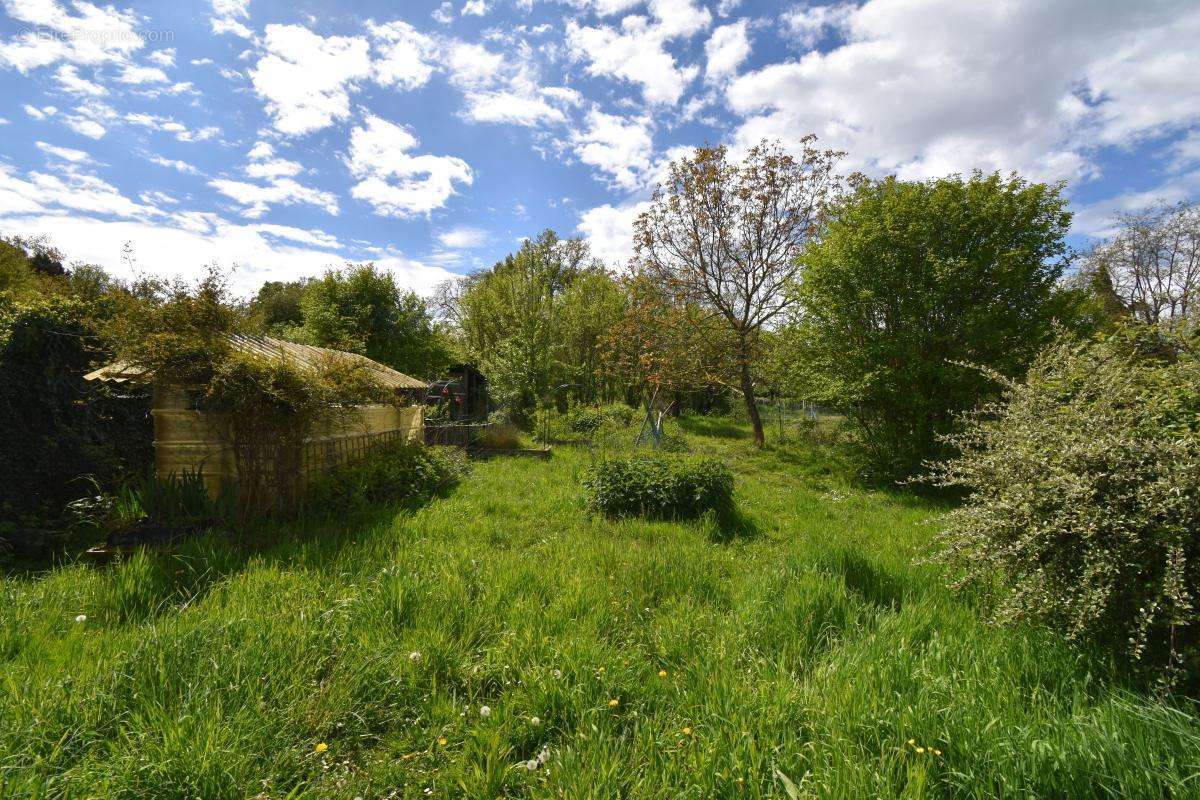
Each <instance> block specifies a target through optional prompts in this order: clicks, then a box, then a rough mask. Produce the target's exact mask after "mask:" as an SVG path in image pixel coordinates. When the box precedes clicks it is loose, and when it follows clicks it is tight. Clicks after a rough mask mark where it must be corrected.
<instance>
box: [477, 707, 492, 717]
mask: <svg viewBox="0 0 1200 800" xmlns="http://www.w3.org/2000/svg"><path fill="white" fill-rule="evenodd" d="M491 715H492V709H491V708H489V707H488V706H480V707H479V716H481V717H490V716H491Z"/></svg>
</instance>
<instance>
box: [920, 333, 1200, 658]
mask: <svg viewBox="0 0 1200 800" xmlns="http://www.w3.org/2000/svg"><path fill="white" fill-rule="evenodd" d="M1194 347H1195V345H1194V343H1193V342H1191V341H1189V340H1187V339H1185V338H1184V337H1182V336H1176V335H1174V334H1169V333H1163V332H1162V331H1159V330H1156V329H1152V328H1126V329H1119V330H1118V331H1117V332H1115V333H1114V334H1112V335H1110V336H1107V337H1103V338H1100V339H1097V340H1094V341H1088V342H1085V343H1078V342H1075V341H1072V340H1070V339H1065V338H1064V339H1063V340H1061V341H1059V342H1057V343H1056V344H1054V345H1052V346H1051V347H1049V348H1048V349H1047V350H1045V351H1044V352H1043V353H1042V354H1041V355H1040V356H1039V357H1038V358H1037V360H1036V361H1035V362H1034V364H1033V366H1032V367H1031V369H1030V371H1029V373H1028V376H1027V379H1026V380H1025V381H1023V382H1014V381H1009V380H1005V379H1003V378H1001V376H999V375H998V374H996V373H991V375H992V377H993V378H995V379H996V380H998V381H1000V383H1001V385H1002V386H1003V387H1004V391H1003V396H1002V398H1001V400H1000V401H999V402H997V403H995V404H993V405H989V406H987V407H985V408H983V409H981V410H979V411H977V412H974V413H972V414H970V415H968V416H967V417H966V418H965V428H964V430H963V431H962V432H961V433H959V434H957V435H954V436H951V437H948V438H949V441H950V443H951V444H953V445H955V446H956V447H957V448H958V450H959V452H960V455H959V456H958V457H956V458H954V459H953V460H951V461H949V462H947V463H944V464H942V465H940V466H939V467H938V468H937V469H936V471H935V472H934V474H933V477H932V480H933V481H934V482H935V483H937V484H939V485H942V486H955V487H965V488H966V489H967V490H968V491H969V493H970V494H969V496H968V499H967V501H966V503H965V504H964V505H962V506H961V507H960V508H958V509H957V510H955V511H953V512H951V513H950V515H949V517H948V524H947V526H946V528H945V531H944V533H943V534H942V535H941V539H940V552H939V554H938V556H937V558H938V559H940V560H941V561H943V562H945V563H946V564H948V565H950V566H951V567H952V568H954V569H955V570H956V571H957V581H958V585H959V586H966V585H971V584H975V585H982V586H983V587H984V588H987V589H992V590H995V591H996V595H995V597H996V602H995V607H994V614H995V617H996V618H997V619H999V620H1018V619H1022V618H1031V619H1035V620H1038V621H1041V622H1044V623H1046V624H1048V625H1050V626H1051V627H1053V628H1055V629H1057V630H1058V631H1060V632H1062V633H1063V634H1065V635H1066V636H1067V637H1068V638H1069V639H1074V640H1080V641H1088V642H1093V643H1098V644H1100V645H1101V646H1105V647H1108V648H1110V649H1113V650H1116V651H1119V652H1122V653H1124V654H1125V655H1127V656H1129V657H1131V658H1132V659H1134V660H1135V661H1140V662H1142V663H1143V664H1145V665H1147V666H1149V667H1152V668H1156V669H1158V668H1169V669H1170V670H1173V671H1176V672H1177V671H1179V670H1183V671H1186V672H1189V673H1191V674H1193V675H1195V674H1196V673H1197V672H1198V670H1197V666H1200V647H1198V644H1200V637H1198V636H1197V630H1196V625H1195V619H1196V608H1197V605H1196V604H1197V599H1198V591H1200V566H1198V565H1200V538H1198V537H1197V533H1196V532H1197V531H1198V530H1200V357H1198V355H1197V352H1196V350H1195V349H1194Z"/></svg>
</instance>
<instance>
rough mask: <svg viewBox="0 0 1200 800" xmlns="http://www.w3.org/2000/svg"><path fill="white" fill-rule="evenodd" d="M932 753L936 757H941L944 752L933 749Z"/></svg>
mask: <svg viewBox="0 0 1200 800" xmlns="http://www.w3.org/2000/svg"><path fill="white" fill-rule="evenodd" d="M930 752H932V753H933V754H934V755H935V756H940V755H941V754H942V751H941V750H938V749H937V748H936V747H935V748H933V749H932V750H931V751H930Z"/></svg>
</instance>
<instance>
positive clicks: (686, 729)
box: [683, 728, 692, 736]
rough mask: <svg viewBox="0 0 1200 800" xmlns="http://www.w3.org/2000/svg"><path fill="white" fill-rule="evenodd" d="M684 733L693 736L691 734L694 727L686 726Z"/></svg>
mask: <svg viewBox="0 0 1200 800" xmlns="http://www.w3.org/2000/svg"><path fill="white" fill-rule="evenodd" d="M683 735H684V736H691V735H692V729H691V728H684V729H683Z"/></svg>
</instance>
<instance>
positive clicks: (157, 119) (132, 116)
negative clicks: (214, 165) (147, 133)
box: [123, 112, 221, 142]
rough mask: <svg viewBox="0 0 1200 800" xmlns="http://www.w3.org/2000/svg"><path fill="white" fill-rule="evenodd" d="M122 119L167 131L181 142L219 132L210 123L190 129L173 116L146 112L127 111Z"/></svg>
mask: <svg viewBox="0 0 1200 800" xmlns="http://www.w3.org/2000/svg"><path fill="white" fill-rule="evenodd" d="M123 119H124V121H125V122H128V123H130V124H132V125H138V126H140V127H143V128H149V129H151V130H155V131H159V132H162V133H169V134H171V135H172V136H174V137H175V138H176V139H178V140H179V141H181V142H203V141H207V140H208V139H212V138H213V137H215V136H217V134H219V133H220V132H221V130H220V129H219V128H217V127H215V126H212V125H207V126H205V127H203V128H199V129H197V130H192V129H191V128H189V127H188V126H187V125H184V124H183V123H182V122H180V121H179V120H177V119H175V118H174V117H162V116H158V115H157V114H146V113H143V112H131V113H128V114H126V115H125V116H124V118H123Z"/></svg>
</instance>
